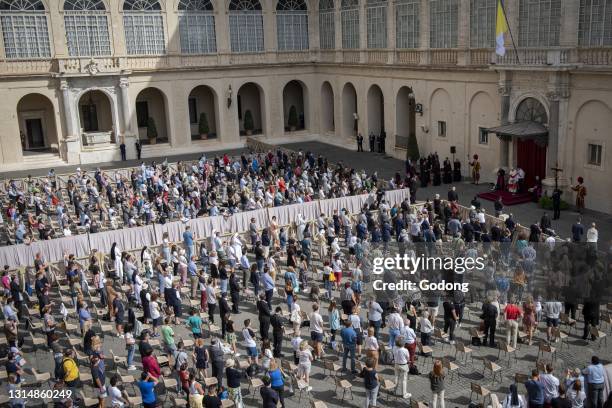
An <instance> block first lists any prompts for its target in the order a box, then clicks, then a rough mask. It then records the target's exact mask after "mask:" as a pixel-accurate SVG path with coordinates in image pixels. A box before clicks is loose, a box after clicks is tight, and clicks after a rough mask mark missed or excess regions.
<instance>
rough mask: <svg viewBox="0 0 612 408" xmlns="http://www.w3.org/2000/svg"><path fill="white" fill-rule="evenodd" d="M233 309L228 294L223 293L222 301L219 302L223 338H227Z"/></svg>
mask: <svg viewBox="0 0 612 408" xmlns="http://www.w3.org/2000/svg"><path fill="white" fill-rule="evenodd" d="M230 312H231V308H230V305H229V303H228V302H227V293H223V292H221V299H220V300H219V316H220V317H221V337H225V333H226V331H227V321H228V320H229V317H230Z"/></svg>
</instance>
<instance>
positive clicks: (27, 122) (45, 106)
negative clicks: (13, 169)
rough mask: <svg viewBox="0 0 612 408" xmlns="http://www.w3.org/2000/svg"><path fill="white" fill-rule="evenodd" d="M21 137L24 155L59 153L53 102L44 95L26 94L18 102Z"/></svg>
mask: <svg viewBox="0 0 612 408" xmlns="http://www.w3.org/2000/svg"><path fill="white" fill-rule="evenodd" d="M17 119H18V121H19V137H20V139H21V149H22V150H23V154H24V155H31V154H35V153H43V152H44V153H50V152H52V153H59V145H58V139H57V128H56V125H55V113H54V109H53V103H51V100H50V99H49V98H47V97H46V96H44V95H41V94H37V93H33V94H28V95H25V96H24V97H23V98H21V99H20V100H19V102H18V103H17Z"/></svg>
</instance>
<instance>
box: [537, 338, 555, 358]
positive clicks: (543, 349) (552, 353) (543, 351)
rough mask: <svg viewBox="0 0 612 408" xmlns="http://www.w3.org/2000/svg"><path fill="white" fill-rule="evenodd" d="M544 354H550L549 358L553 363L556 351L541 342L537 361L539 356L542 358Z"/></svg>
mask: <svg viewBox="0 0 612 408" xmlns="http://www.w3.org/2000/svg"><path fill="white" fill-rule="evenodd" d="M546 353H549V354H550V358H551V359H552V360H553V361H554V360H555V359H556V357H557V349H556V348H554V347H553V346H551V345H550V344H546V343H544V342H541V343H540V345H539V346H538V359H539V358H540V355H541V356H542V357H544V355H545V354H546Z"/></svg>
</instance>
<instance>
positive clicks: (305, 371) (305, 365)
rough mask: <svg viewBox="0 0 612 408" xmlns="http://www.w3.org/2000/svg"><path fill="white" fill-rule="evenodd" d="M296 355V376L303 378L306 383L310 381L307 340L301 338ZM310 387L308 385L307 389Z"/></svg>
mask: <svg viewBox="0 0 612 408" xmlns="http://www.w3.org/2000/svg"><path fill="white" fill-rule="evenodd" d="M297 357H298V360H299V364H298V368H297V377H298V378H300V379H302V380H304V382H305V383H306V384H309V383H310V369H311V368H312V360H313V357H312V352H311V351H310V346H309V345H308V340H302V342H301V343H300V346H299V349H298V351H297ZM311 389H312V387H310V386H308V391H310V390H311Z"/></svg>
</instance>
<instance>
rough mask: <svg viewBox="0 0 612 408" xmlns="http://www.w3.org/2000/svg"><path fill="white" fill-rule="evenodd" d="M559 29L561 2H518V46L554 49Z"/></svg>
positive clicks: (535, 0) (529, 0)
mask: <svg viewBox="0 0 612 408" xmlns="http://www.w3.org/2000/svg"><path fill="white" fill-rule="evenodd" d="M560 27H561V0H520V1H519V46H520V47H556V46H558V45H559V28H560Z"/></svg>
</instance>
